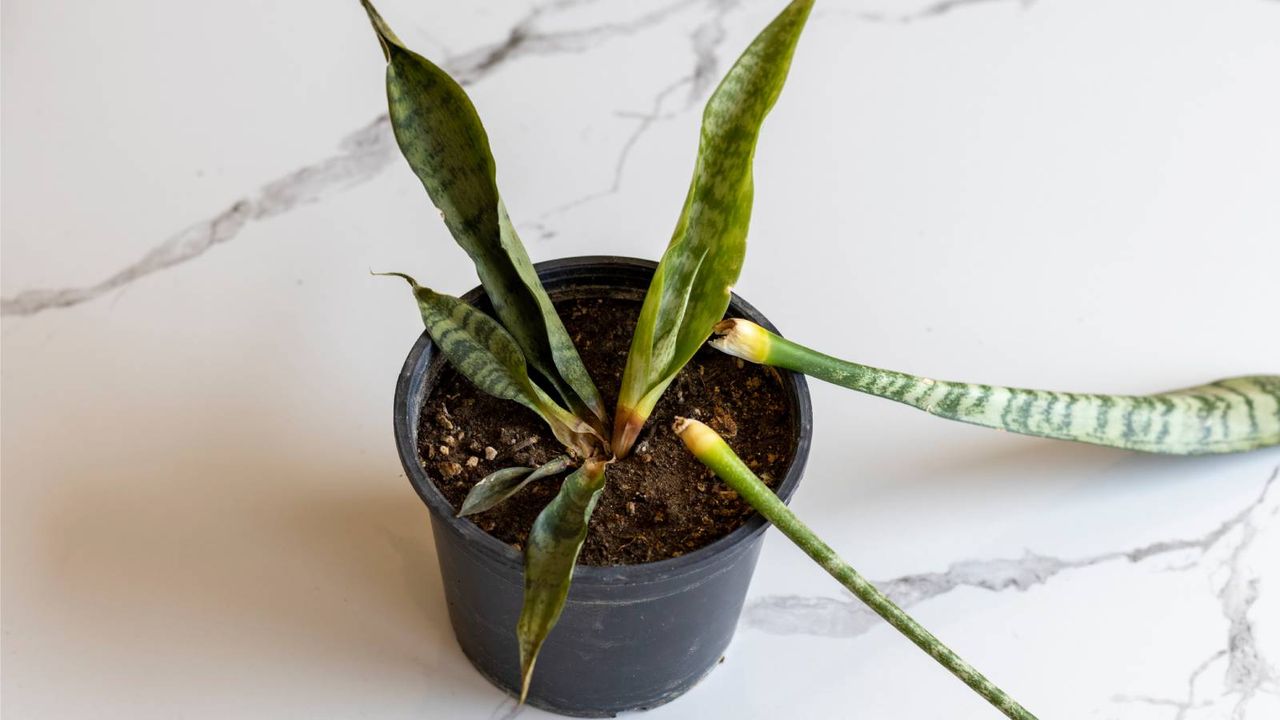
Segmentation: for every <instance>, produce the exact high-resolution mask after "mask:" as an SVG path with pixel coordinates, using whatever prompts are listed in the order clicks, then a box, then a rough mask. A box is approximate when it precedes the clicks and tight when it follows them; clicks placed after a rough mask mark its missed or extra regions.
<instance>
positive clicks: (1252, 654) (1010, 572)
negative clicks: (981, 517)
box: [742, 467, 1280, 720]
mask: <svg viewBox="0 0 1280 720" xmlns="http://www.w3.org/2000/svg"><path fill="white" fill-rule="evenodd" d="M1278 477H1280V467H1277V468H1276V469H1275V470H1274V471H1273V472H1272V473H1271V476H1270V477H1269V478H1267V480H1266V481H1265V482H1264V483H1263V485H1262V488H1261V490H1260V491H1259V493H1258V495H1257V497H1256V498H1255V499H1254V500H1253V501H1252V502H1250V503H1249V504H1248V505H1246V506H1245V507H1243V508H1241V509H1240V510H1239V511H1238V512H1236V513H1235V514H1233V515H1232V516H1231V517H1229V518H1227V519H1226V520H1224V521H1223V522H1222V523H1221V524H1219V525H1218V526H1217V527H1214V528H1212V529H1210V530H1209V531H1207V532H1206V533H1204V534H1203V535H1200V536H1198V537H1192V538H1179V539H1172V540H1160V541H1156V542H1153V543H1150V544H1147V545H1143V546H1141V547H1136V548H1131V549H1128V550H1118V551H1113V552H1106V553H1100V554H1097V555H1093V556H1089V557H1084V558H1058V557H1052V556H1048V555H1040V554H1037V553H1032V552H1028V553H1026V554H1025V555H1023V556H1022V557H1021V558H1016V559H1008V558H996V559H989V560H963V561H959V562H956V563H953V564H952V565H951V566H950V567H949V568H947V569H946V570H945V571H943V572H934V573H919V574H913V575H904V576H902V577H897V578H893V579H890V580H886V581H883V582H878V583H876V585H877V586H878V587H879V588H880V589H881V590H882V591H884V592H885V594H887V595H888V596H889V597H891V598H893V600H894V602H896V603H897V604H898V605H899V606H901V607H904V608H910V607H912V606H914V605H918V604H920V603H922V602H925V601H927V600H930V599H932V598H936V597H939V596H941V595H945V594H947V593H949V592H951V591H953V590H956V589H958V588H964V587H970V588H981V589H984V590H989V591H992V592H1001V591H1004V590H1010V589H1013V590H1022V591H1025V590H1028V589H1030V588H1032V587H1035V586H1037V585H1042V584H1044V583H1047V582H1049V581H1050V580H1052V579H1054V578H1055V577H1057V576H1058V575H1059V574H1061V573H1064V572H1067V571H1070V570H1079V569H1083V568H1088V567H1092V566H1096V565H1101V564H1104V563H1111V562H1127V563H1131V564H1139V563H1144V562H1147V561H1149V560H1152V559H1155V558H1161V557H1177V556H1178V554H1179V553H1185V554H1187V555H1188V556H1189V557H1187V558H1185V560H1184V559H1183V558H1181V557H1178V559H1179V560H1180V562H1179V563H1177V564H1175V565H1174V566H1172V567H1171V568H1170V569H1171V570H1173V571H1178V572H1186V571H1189V570H1192V569H1199V570H1202V571H1205V572H1207V573H1209V574H1211V575H1213V574H1220V575H1222V576H1223V577H1224V579H1223V580H1222V581H1221V583H1220V585H1219V586H1218V589H1217V592H1216V596H1217V600H1218V603H1217V604H1218V607H1219V608H1220V611H1221V613H1222V617H1223V619H1224V620H1225V621H1226V624H1227V631H1226V634H1225V635H1224V637H1223V646H1222V647H1221V648H1220V649H1217V650H1215V651H1214V652H1213V653H1211V654H1210V655H1209V656H1208V657H1207V658H1205V660H1204V661H1203V662H1201V663H1200V664H1199V665H1197V666H1196V667H1195V668H1193V669H1192V670H1191V671H1190V673H1189V674H1188V679H1187V683H1186V687H1187V694H1186V696H1185V697H1182V698H1152V697H1146V696H1138V695H1118V696H1116V697H1115V698H1114V699H1115V700H1116V701H1117V702H1142V703H1147V704H1154V705H1160V706H1168V707H1170V708H1174V709H1176V710H1177V715H1176V716H1175V717H1176V718H1178V720H1181V718H1183V717H1184V716H1185V715H1186V713H1187V712H1188V711H1189V710H1190V709H1192V708H1195V707H1205V706H1207V705H1208V704H1211V703H1218V704H1222V705H1223V706H1224V707H1229V708H1230V711H1231V715H1230V717H1233V718H1237V717H1243V713H1244V710H1245V708H1246V707H1247V706H1248V704H1249V702H1250V701H1251V700H1252V699H1253V698H1254V697H1256V696H1257V695H1258V694H1259V693H1271V694H1273V695H1280V672H1278V671H1277V668H1276V666H1275V665H1273V664H1272V663H1271V661H1270V660H1269V659H1268V658H1267V657H1266V656H1265V654H1264V653H1263V651H1262V649H1261V648H1260V647H1259V646H1258V641H1257V639H1256V637H1255V635H1254V627H1253V622H1252V621H1251V619H1250V611H1251V610H1252V608H1253V607H1254V604H1255V602H1256V601H1257V599H1258V594H1259V591H1258V585H1259V582H1260V581H1259V578H1258V577H1256V576H1254V575H1252V574H1250V573H1249V572H1248V571H1247V570H1246V568H1245V567H1244V566H1243V564H1242V563H1241V558H1242V556H1243V555H1244V554H1245V553H1246V552H1247V551H1248V550H1249V549H1250V547H1251V546H1252V544H1253V542H1254V540H1255V539H1256V538H1257V536H1258V532H1259V530H1260V529H1262V528H1263V527H1265V526H1267V524H1268V523H1271V522H1273V521H1274V520H1275V519H1276V516H1277V515H1280V490H1277V489H1276V487H1277V485H1278V483H1277V478H1278ZM880 622H881V621H880V619H879V618H878V617H876V615H875V614H874V613H873V612H872V611H871V610H870V609H868V608H867V607H866V606H865V605H863V604H862V603H861V602H860V601H858V600H857V599H855V598H852V597H849V598H833V597H814V596H805V595H766V596H763V597H758V598H754V599H752V600H751V601H750V602H749V603H748V605H747V607H746V608H745V609H744V610H743V615H742V625H743V626H744V627H746V628H749V629H753V630H759V631H762V632H767V633H772V634H778V635H818V636H824V637H832V638H852V637H856V636H858V635H861V634H863V633H865V632H866V631H867V630H869V629H871V628H872V627H876V626H877V625H879V624H880ZM1218 665H1222V666H1223V667H1221V672H1222V677H1223V682H1222V688H1223V690H1222V692H1221V693H1220V694H1219V695H1218V696H1217V697H1216V698H1210V699H1206V698H1203V697H1200V696H1199V690H1198V688H1197V683H1198V681H1199V679H1200V678H1201V677H1202V676H1203V675H1205V673H1206V672H1208V671H1209V670H1210V669H1211V668H1214V667H1215V666H1218Z"/></svg>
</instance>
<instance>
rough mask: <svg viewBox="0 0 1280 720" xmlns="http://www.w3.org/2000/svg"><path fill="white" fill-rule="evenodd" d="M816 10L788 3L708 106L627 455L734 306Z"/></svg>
mask: <svg viewBox="0 0 1280 720" xmlns="http://www.w3.org/2000/svg"><path fill="white" fill-rule="evenodd" d="M812 6H813V2H812V0H795V2H792V3H791V4H790V5H788V6H787V7H786V9H784V10H783V11H782V13H781V14H779V15H778V16H777V18H775V19H774V20H773V22H771V23H770V24H769V25H768V27H766V28H765V29H764V30H763V31H761V33H760V34H759V35H758V36H756V38H755V40H753V41H752V42H751V45H750V46H749V47H747V49H746V51H745V52H743V53H742V56H741V57H739V58H738V60H737V62H736V63H734V65H733V67H732V68H730V69H729V72H728V74H726V75H725V77H724V79H723V80H722V81H721V82H720V85H719V87H717V88H716V90H715V92H714V93H712V95H711V98H710V99H709V100H708V101H707V106H706V109H705V110H704V112H703V115H702V134H701V140H700V142H699V145H698V159H697V164H696V165H695V167H694V171H693V180H692V182H691V183H690V185H689V192H688V195H687V196H686V199H685V203H684V209H683V211H682V212H681V214H680V219H679V220H678V222H677V223H676V229H675V233H674V234H673V235H672V237H671V243H670V245H669V246H668V247H667V250H666V252H665V253H664V254H663V256H662V262H661V264H660V265H659V266H658V269H657V271H656V272H655V273H654V276H653V280H652V281H651V282H650V284H649V291H648V293H647V294H646V295H645V299H644V305H643V307H642V308H641V310H640V318H639V320H638V322H637V325H636V331H635V335H634V336H633V338H632V341H631V352H630V354H629V355H628V357H627V367H626V371H625V372H624V373H623V380H622V389H621V392H620V395H619V398H618V409H617V413H616V414H615V417H614V433H613V450H614V452H615V453H616V454H617V455H618V456H620V457H621V456H624V455H626V454H627V452H628V451H629V450H630V448H631V445H632V444H633V443H634V442H635V439H636V436H638V435H639V433H640V430H641V428H642V427H643V426H644V422H645V420H646V419H647V418H648V417H649V413H650V412H651V411H652V410H653V406H654V405H655V404H656V403H657V402H658V398H659V397H660V396H661V395H662V392H663V391H664V390H666V388H667V385H669V384H670V383H671V381H672V379H674V378H675V375H676V373H677V372H679V371H680V369H681V368H683V367H684V366H685V364H687V363H688V362H689V360H690V359H691V358H692V357H693V354H694V353H695V352H697V350H698V348H699V347H700V346H701V345H702V343H703V341H705V340H706V339H707V336H708V335H710V334H711V328H712V326H713V325H715V323H716V322H717V321H719V320H720V318H721V317H723V316H724V311H725V309H726V308H728V306H729V295H730V292H731V290H732V288H733V284H734V283H735V282H737V280H738V273H739V271H740V270H741V268H742V259H743V256H744V254H745V252H746V240H747V226H748V223H749V221H750V219H751V202H752V194H753V184H752V179H751V161H752V158H753V157H754V155H755V146H756V139H757V137H758V136H759V132H760V126H761V124H762V123H763V122H764V118H765V116H766V115H767V114H768V112H769V109H770V108H771V107H773V104H774V101H776V100H777V98H778V94H779V93H780V92H781V91H782V85H783V83H784V82H785V81H786V78H787V70H788V69H789V68H790V66H791V56H792V54H793V53H794V52H795V47H796V42H797V41H798V40H799V38H800V31H801V30H802V29H803V28H804V23H805V20H806V18H808V16H809V10H810V9H811V8H812Z"/></svg>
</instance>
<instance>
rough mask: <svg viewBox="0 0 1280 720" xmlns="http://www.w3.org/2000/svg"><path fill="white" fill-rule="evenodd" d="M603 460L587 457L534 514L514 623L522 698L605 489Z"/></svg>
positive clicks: (555, 618)
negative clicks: (552, 496) (521, 604)
mask: <svg viewBox="0 0 1280 720" xmlns="http://www.w3.org/2000/svg"><path fill="white" fill-rule="evenodd" d="M605 465H606V464H605V462H603V461H601V460H599V459H595V458H593V459H589V460H587V461H586V463H584V464H583V466H582V467H580V468H578V469H577V470H576V471H575V472H573V474H571V475H569V477H567V478H565V480H564V483H562V484H561V485H560V492H559V493H558V494H557V495H556V496H555V498H554V499H552V500H551V502H549V503H547V506H546V507H545V508H543V509H542V512H541V513H539V514H538V519H537V520H535V521H534V522H533V529H532V530H530V531H529V541H528V544H527V545H526V546H525V551H524V606H523V607H522V608H521V609H520V620H519V622H518V623H517V625H516V636H517V638H518V640H519V643H520V702H524V699H525V697H526V696H527V695H528V694H529V681H530V679H532V677H533V666H534V663H535V662H536V661H537V659H538V651H539V650H541V649H542V643H543V642H544V641H545V640H546V639H547V634H548V633H550V632H551V628H553V627H555V624H556V621H557V620H559V619H560V612H561V611H562V610H564V602H565V599H566V598H567V597H568V596H569V583H570V581H571V580H572V579H573V568H574V566H575V565H576V564H577V562H578V553H579V552H581V551H582V541H583V540H585V539H586V537H587V523H588V522H589V521H590V520H591V512H592V511H593V510H595V507H596V501H598V500H599V499H600V491H601V490H602V489H603V488H604V469H605Z"/></svg>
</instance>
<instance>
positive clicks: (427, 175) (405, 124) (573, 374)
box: [364, 1, 605, 421]
mask: <svg viewBox="0 0 1280 720" xmlns="http://www.w3.org/2000/svg"><path fill="white" fill-rule="evenodd" d="M364 7H365V10H366V11H367V12H368V13H369V18H370V20H371V21H372V23H373V27H374V30H375V31H376V32H377V34H378V40H379V42H380V43H381V44H382V49H383V53H384V55H386V58H387V101H388V107H389V108H390V115H391V126H392V129H393V130H394V131H395V136H396V141H397V142H398V143H399V144H400V150H401V152H402V153H403V154H404V156H405V159H407V160H408V161H409V166H410V167H411V168H413V171H414V173H415V174H417V176H418V178H419V179H420V180H422V184H423V186H425V187H426V189H427V194H428V195H430V196H431V200H432V202H434V203H435V205H436V207H437V208H439V210H440V214H441V216H442V217H443V218H444V222H445V225H446V226H448V228H449V232H451V233H452V234H453V237H454V239H455V240H457V241H458V244H459V245H461V246H462V248H463V249H464V250H466V251H467V254H468V255H470V256H471V259H472V261H473V262H475V265H476V272H477V274H478V275H479V276H480V281H481V283H483V285H484V288H485V291H486V292H487V293H488V295H489V299H490V300H491V301H492V302H493V307H494V311H495V312H496V313H497V315H498V319H499V320H501V321H502V324H503V325H504V326H506V328H507V330H508V331H509V332H510V333H511V335H512V336H513V337H514V338H515V340H516V343H517V344H518V345H519V346H520V349H521V350H523V351H524V354H525V357H527V358H528V359H529V362H530V363H531V364H532V365H533V367H534V368H535V369H537V371H538V372H539V373H541V374H542V375H543V376H544V377H546V378H547V380H548V381H549V382H551V384H552V385H554V386H555V387H556V391H557V392H558V393H560V394H561V395H562V396H563V398H564V400H565V402H567V403H568V404H569V406H570V408H572V409H573V410H575V412H578V413H579V414H580V415H582V416H583V417H589V416H590V415H594V416H595V417H596V418H598V421H603V419H604V417H605V408H604V403H603V401H602V400H601V399H600V393H599V392H598V391H597V390H596V387H595V384H594V383H593V382H592V381H591V376H590V375H589V374H588V373H587V370H586V368H585V367H584V366H583V364H582V359H581V358H580V357H579V355H578V351H577V349H576V348H574V346H573V342H572V340H570V338H569V334H568V332H567V331H566V330H565V328H564V324H563V323H562V322H561V320H560V316H559V315H557V314H556V311H555V308H554V307H553V306H552V305H551V300H550V298H549V297H547V293H546V290H544V289H543V287H542V283H541V282H540V281H539V280H538V276H537V273H535V272H534V270H533V264H532V263H531V262H530V260H529V255H528V253H527V252H526V251H525V248H524V245H523V244H522V243H521V242H520V238H519V237H518V236H517V235H516V232H515V228H514V227H513V226H512V224H511V221H510V220H509V219H508V218H507V213H506V209H505V208H504V207H503V206H502V202H501V200H500V198H499V195H498V186H497V180H496V171H495V166H494V161H493V155H492V153H491V152H490V150H489V138H488V136H487V135H486V134H485V131H484V126H483V125H482V124H481V123H480V117H479V115H477V114H476V109H475V107H474V106H473V105H472V104H471V100H470V99H469V98H468V97H467V94H466V92H464V91H463V89H462V87H461V86H460V85H458V83H457V82H455V81H454V80H453V78H451V77H449V74H448V73H446V72H445V71H444V70H442V69H440V68H439V67H437V66H436V65H435V64H433V63H432V62H431V61H429V60H427V59H426V58H424V57H422V56H421V55H418V54H417V53H415V52H413V51H411V50H409V49H408V48H406V47H405V46H404V44H403V43H401V41H400V39H399V38H397V37H396V35H395V33H393V32H392V31H391V29H390V28H389V27H388V26H387V24H386V22H385V21H383V19H382V17H381V16H379V15H378V12H377V11H376V10H375V9H374V8H373V5H372V4H370V3H369V2H367V1H366V2H364ZM584 411H585V412H584Z"/></svg>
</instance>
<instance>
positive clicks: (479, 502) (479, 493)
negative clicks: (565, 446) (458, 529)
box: [458, 455, 573, 517]
mask: <svg viewBox="0 0 1280 720" xmlns="http://www.w3.org/2000/svg"><path fill="white" fill-rule="evenodd" d="M572 465H573V459H572V458H570V457H569V456H568V455H561V456H560V457H557V458H555V459H553V460H551V461H549V462H546V463H543V464H542V465H541V466H539V467H538V469H536V470H535V469H533V468H527V467H509V468H503V469H502V470H498V471H495V472H492V473H489V474H488V475H486V476H484V478H482V479H481V480H480V482H478V483H476V484H475V485H474V486H473V487H472V488H471V492H468V493H467V498H466V499H465V500H463V501H462V509H461V510H459V511H458V517H463V516H466V515H475V514H476V513H482V512H484V511H485V510H489V509H490V508H493V507H495V506H497V505H498V503H501V502H502V501H503V500H506V499H507V498H509V497H511V496H512V495H515V494H516V493H518V492H520V491H521V490H523V489H524V486H526V485H528V484H529V483H531V482H534V481H535V480H541V479H542V478H545V477H551V476H552V475H555V474H557V473H561V472H564V471H565V470H567V469H569V467H570V466H572Z"/></svg>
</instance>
